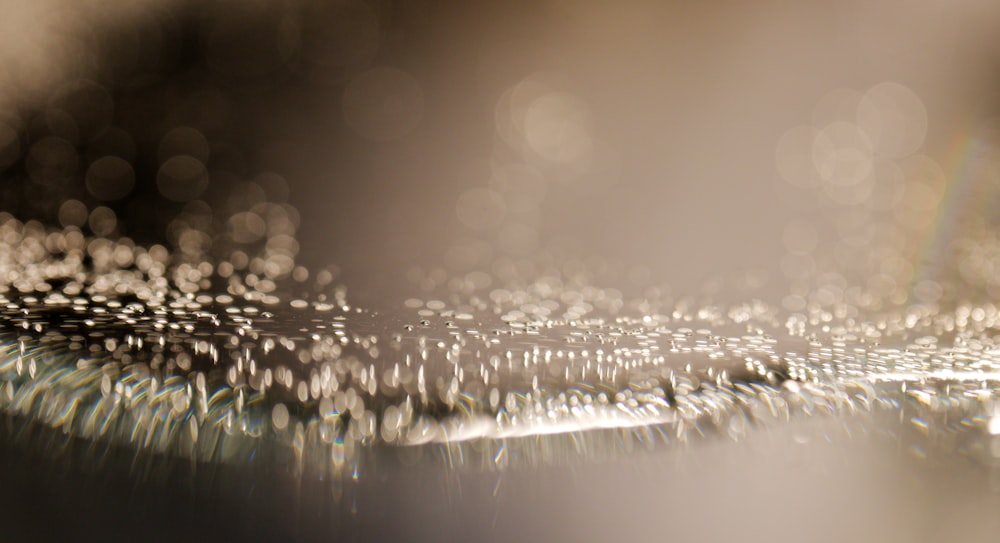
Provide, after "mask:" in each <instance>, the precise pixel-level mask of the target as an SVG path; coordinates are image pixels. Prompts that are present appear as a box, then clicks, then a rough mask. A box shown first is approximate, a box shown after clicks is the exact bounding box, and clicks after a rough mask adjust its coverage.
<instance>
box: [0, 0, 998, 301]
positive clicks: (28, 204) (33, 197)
mask: <svg viewBox="0 0 1000 543" xmlns="http://www.w3.org/2000/svg"><path fill="white" fill-rule="evenodd" d="M5 13H6V15H5V17H4V20H3V22H2V23H0V24H2V25H3V31H2V32H0V36H2V38H0V40H2V42H0V74H2V76H0V104H3V105H2V108H0V169H2V171H3V182H2V185H0V202H2V208H3V210H5V211H8V212H10V213H12V214H13V215H15V216H16V217H17V218H19V219H22V220H27V219H38V220H40V221H42V222H44V223H47V224H56V225H57V224H63V225H66V224H69V225H73V224H77V225H80V226H81V227H83V228H84V229H85V230H93V231H94V232H95V233H98V234H101V235H114V236H119V235H124V236H129V237H131V238H133V239H135V240H136V241H137V242H142V243H154V242H158V243H164V244H168V246H171V245H172V246H178V247H179V246H182V245H185V243H186V246H187V247H188V249H189V250H190V252H192V253H198V254H200V253H201V252H203V251H207V252H209V253H212V252H214V253H217V254H218V253H220V252H221V253H225V254H230V253H231V252H232V251H234V250H241V249H240V248H241V247H242V248H243V249H242V250H243V251H244V252H245V253H247V255H248V256H252V251H251V249H248V247H253V246H254V243H258V242H260V243H263V241H262V240H266V239H272V238H273V235H274V229H275V228H278V229H279V230H280V229H282V228H283V229H285V230H288V232H287V233H288V234H289V235H294V237H295V240H294V242H290V241H288V240H287V239H286V240H284V241H281V242H280V243H279V245H281V246H280V247H278V248H277V249H276V251H278V252H280V253H281V254H283V255H285V256H288V257H294V258H295V259H297V262H301V263H305V264H307V265H309V266H310V267H313V268H315V267H317V266H327V265H330V264H335V265H337V266H339V271H340V272H341V273H343V274H345V275H344V280H345V282H347V283H350V284H352V287H353V288H354V289H355V292H359V293H361V292H364V291H365V290H366V289H367V290H370V291H371V293H372V296H371V297H370V298H371V303H377V301H378V299H380V298H382V297H383V296H382V295H380V294H379V293H382V294H384V293H385V292H386V290H385V289H392V288H393V287H394V286H396V285H399V284H400V282H401V281H400V277H401V276H402V273H403V272H410V273H409V275H410V279H412V280H414V281H416V282H417V283H422V284H424V285H425V286H427V285H428V283H433V282H434V280H433V278H432V276H434V273H433V272H434V271H435V268H443V269H445V270H446V271H448V272H449V273H466V272H468V271H471V270H476V269H486V270H488V271H489V270H490V268H491V267H492V268H493V271H496V268H497V267H503V266H505V265H506V266H515V267H516V266H522V267H523V266H525V265H526V264H523V262H524V261H525V260H537V258H538V255H551V256H554V257H558V258H561V259H573V258H575V259H580V260H583V261H587V260H588V259H589V261H592V262H591V263H596V264H598V266H595V267H596V268H602V267H607V266H612V267H617V268H621V271H622V272H623V273H622V274H621V277H623V278H626V279H625V280H624V281H622V283H623V284H622V285H619V288H631V287H632V286H634V287H638V288H640V289H641V288H647V287H649V286H650V285H657V286H658V288H664V289H672V290H673V291H675V292H691V291H696V290H697V289H700V288H702V287H703V286H704V285H705V284H706V281H707V280H709V279H712V278H721V279H725V280H726V281H727V283H726V284H736V283H738V282H739V281H734V279H733V277H732V276H733V275H734V274H737V272H739V274H742V273H743V272H744V271H745V270H758V271H760V272H761V273H760V274H758V275H757V276H755V278H753V279H751V280H749V282H750V283H753V284H755V285H757V286H758V287H759V286H761V285H770V288H771V290H772V291H773V292H774V293H782V294H783V293H785V292H786V291H787V285H786V283H787V279H788V275H789V273H790V274H791V275H795V274H796V273H799V272H801V270H800V268H802V267H803V266H805V267H806V268H809V263H808V262H807V263H806V264H805V265H803V264H802V263H801V262H800V261H795V262H785V263H784V267H782V260H781V259H782V258H783V257H785V255H786V254H787V253H788V252H789V247H791V248H792V249H794V251H792V252H793V253H794V252H795V251H798V252H799V253H801V252H802V251H803V250H805V251H806V252H809V251H812V250H814V249H815V247H816V246H823V245H824V243H826V244H827V245H830V246H833V245H835V243H836V242H837V241H838V240H840V238H842V237H844V236H845V234H843V230H844V228H843V227H842V226H841V229H840V230H837V228H838V226H837V224H836V222H837V220H841V221H842V222H843V221H844V220H846V219H844V217H850V216H858V215H859V214H860V215H864V217H862V219H859V220H865V221H867V223H868V224H870V223H871V222H873V221H868V220H867V217H868V216H870V215H871V214H872V213H873V211H872V209H874V210H875V211H874V212H875V213H883V214H884V215H886V216H891V211H892V210H893V209H896V210H897V213H896V216H899V215H903V214H906V215H909V216H911V217H912V216H920V215H923V216H933V215H934V214H935V211H934V210H935V209H936V205H937V204H938V203H940V201H941V198H943V194H944V189H945V185H946V181H945V177H946V175H950V174H951V173H952V172H953V168H954V161H956V160H957V158H956V154H958V155H961V154H962V153H963V152H964V151H963V149H964V148H967V143H968V142H969V140H970V138H972V137H973V136H972V134H973V133H974V132H975V131H976V130H978V127H980V126H981V125H982V124H983V122H985V121H986V120H988V119H989V118H991V117H992V116H993V115H994V114H995V113H997V110H998V108H1000V101H998V100H997V98H996V96H997V83H998V81H997V77H996V73H997V68H998V64H1000V57H998V53H997V46H998V39H997V37H996V36H997V33H996V32H995V29H996V28H997V24H1000V9H997V8H996V6H995V5H994V4H993V3H992V2H988V1H983V0H962V1H960V2H958V3H956V2H940V1H921V2H911V1H901V0H882V1H878V2H838V3H836V4H830V3H828V2H797V3H794V4H793V5H788V4H786V3H782V2H770V1H765V0H761V1H754V2H723V3H720V4H716V5H713V6H710V7H709V6H703V5H698V6H693V5H688V4H687V3H684V2H669V1H667V2H652V1H629V2H617V3H614V4H611V3H606V2H590V1H557V0H553V1H546V2H472V3H463V4H454V3H451V2H437V1H433V0H423V1H414V2H390V1H364V0H330V1H319V0H294V1H279V0H274V1H263V0H259V1H257V0H255V1H253V2H228V1H226V2H216V3H212V4H211V5H206V4H204V3H200V2H186V1H182V0H155V1H154V0H144V1H140V2H96V1H84V2H64V1H59V0H44V1H40V2H14V1H11V2H8V5H7V6H6V8H5ZM859 105H860V106H861V107H860V109H859ZM883 106H884V107H883ZM866 107H867V110H866V109H865V108H866ZM890 110H891V111H890ZM865 111H868V112H869V114H868V121H866V120H865V118H864V115H865ZM887 111H888V113H886V112H887ZM858 112H860V113H858ZM872 112H874V113H872ZM859 115H860V116H859ZM873 115H874V117H875V124H877V125H878V126H876V127H875V128H872V127H873V126H874V125H873V124H872V122H871V118H872V116H873ZM887 115H889V116H894V117H893V118H892V119H890V120H889V121H888V123H889V124H887V125H886V126H888V128H886V129H885V130H884V132H885V134H889V135H891V136H892V138H895V139H894V140H892V141H889V140H888V139H886V137H883V140H884V141H882V142H881V143H879V142H877V141H875V140H876V134H875V132H878V130H880V128H879V127H880V126H882V124H885V123H884V122H883V121H884V120H885V119H884V118H886V116H887ZM866 122H867V124H866ZM837 123H840V125H839V126H834V125H836V124H837ZM880 123H881V124H880ZM831 126H832V128H831V129H830V130H828V131H827V132H825V133H824V134H825V136H824V137H826V138H827V140H824V141H827V142H828V143H829V145H830V146H832V147H831V148H832V149H833V151H831V152H832V153H833V154H831V155H829V156H834V155H836V156H835V158H834V159H829V156H828V157H827V158H826V159H823V158H816V157H815V156H812V155H814V154H815V153H813V152H812V151H815V149H813V147H815V146H813V145H812V144H813V143H814V142H815V138H816V134H818V133H819V132H820V131H821V130H823V129H825V128H829V127H831ZM858 127H860V128H858ZM865 130H867V132H865ZM831 138H832V139H831ZM852 138H853V140H852ZM807 140H808V141H807ZM803 141H805V143H803ZM830 142H832V143H830ZM852 142H853V143H852ZM858 142H860V143H858ZM873 142H874V143H873ZM851 145H854V147H853V148H852V147H851ZM879 145H881V148H880V149H875V150H876V151H878V153H873V151H872V150H873V149H874V147H878V146H879ZM803 146H804V147H803ZM859 146H860V147H859ZM893 146H894V147H893ZM890 147H892V148H891V149H890ZM803 149H805V150H804V151H803ZM845 149H846V151H845ZM852 149H853V150H852ZM859 149H860V151H858V150H859ZM834 151H835V152H834ZM841 151H843V152H841ZM855 151H858V152H859V153H861V155H864V156H862V159H861V162H860V164H861V166H858V165H857V164H856V163H853V162H851V161H852V160H854V159H852V158H851V152H855ZM796 153H798V154H796ZM802 153H805V154H806V155H810V156H809V157H807V158H808V160H806V162H807V164H805V166H804V167H805V168H806V169H807V170H809V172H806V171H805V170H802V169H801V168H800V169H799V170H796V167H800V166H802V161H801V160H800V161H799V162H796V160H797V159H796V157H799V158H801V156H800V155H802ZM838 153H839V154H838ZM866 153H867V154H866ZM855 154H857V153H855ZM876 154H877V155H878V156H877V157H876V156H875V155H876ZM914 155H918V157H917V158H916V159H912V157H913V156H914ZM865 156H867V158H864V157H865ZM836 157H839V158H836ZM873 157H874V158H873ZM856 158H857V157H856V156H855V159H856ZM875 158H877V159H878V160H877V161H874V160H875ZM906 159H912V160H910V162H908V163H904V162H906ZM924 159H926V160H924ZM958 159H960V157H959V158H958ZM822 160H828V163H827V164H826V166H823V165H819V166H816V164H819V162H822ZM829 160H833V162H829ZM838 160H839V162H838ZM817 161H819V162H817ZM855 162H857V161H855ZM875 162H878V164H877V167H874V166H872V164H875ZM852 164H853V166H852ZM824 167H825V168H826V169H827V171H825V172H823V171H820V172H819V173H820V177H821V179H820V178H817V179H818V180H817V181H816V182H815V183H814V182H813V178H815V177H816V168H819V169H820V170H822V169H823V168H824ZM852 167H856V168H861V169H862V170H864V171H862V172H861V173H860V174H859V175H861V176H862V177H865V176H868V177H871V178H875V175H874V174H872V175H868V173H867V172H869V171H871V170H872V169H873V168H874V169H876V170H878V172H879V175H880V176H881V177H880V178H891V179H892V180H893V183H894V184H893V183H889V184H888V185H886V183H881V182H880V183H879V185H878V186H879V187H880V190H879V191H874V190H873V189H872V186H873V182H868V181H863V182H858V181H857V179H854V178H850V175H849V174H848V178H846V179H847V180H846V181H843V180H841V181H834V182H833V183H828V182H825V181H824V180H826V181H829V179H830V178H831V175H833V174H832V173H831V172H832V171H833V170H831V168H832V169H834V170H835V169H837V168H841V169H844V168H847V169H848V170H849V169H850V168H852ZM844 171H846V170H844ZM886 171H888V172H889V173H888V174H886ZM928 171H930V172H931V173H927V172H928ZM914 172H917V173H914ZM834 173H836V172H834ZM842 173H843V172H841V174H842ZM855 173H857V171H856V172H855ZM841 174H837V175H841ZM918 177H922V178H923V179H925V180H926V179H931V181H929V182H928V183H930V185H931V188H930V192H929V193H927V194H924V208H921V207H920V205H919V204H915V207H914V206H910V208H907V210H904V212H903V213H900V212H898V211H899V210H898V208H899V207H900V206H903V205H909V204H908V203H907V202H905V201H903V198H902V197H901V196H900V195H901V194H902V193H903V192H904V191H903V187H904V185H914V184H919V183H918V182H916V181H914V179H915V178H918ZM934 179H937V181H934ZM824 183H825V184H824ZM934 183H937V184H936V185H935V184H934ZM884 186H888V188H885V189H884V190H882V187H884ZM817 187H819V188H817ZM858 187H861V188H858ZM918 189H919V187H918ZM859 191H860V192H859ZM916 192H918V191H911V196H912V195H913V194H916ZM926 192H927V191H925V193H926ZM872 194H874V195H875V196H872ZM928 194H929V195H928ZM875 198H882V200H879V201H878V202H874V203H873V202H872V201H869V200H872V199H875ZM917 198H918V199H919V197H917ZM928 201H929V203H928ZM900 202H902V203H900ZM262 204H267V205H266V206H262ZM255 206H256V207H255ZM859 209H860V210H861V211H860V212H859V211H858V210H859ZM852 214H853V215H852ZM275 216H279V217H278V219H274V217H275ZM268 217H271V219H269V218H268ZM275 220H277V223H280V225H279V226H277V227H272V229H271V231H267V228H268V225H269V224H271V225H272V226H273V225H274V224H277V223H276V222H275ZM269 221H270V222H269ZM855 222H858V221H855ZM876 222H877V221H876ZM903 222H905V221H903ZM911 222H912V221H911ZM917 222H919V221H917ZM803 224H804V225H805V226H803ZM918 226H919V225H918ZM924 226H927V225H924ZM189 227H191V228H194V229H195V230H197V231H200V232H204V235H202V236H200V237H199V236H194V235H191V234H190V230H191V228H189ZM296 230H297V232H296ZM183 232H188V236H187V241H186V242H182V240H180V239H177V238H178V237H179V235H180V233H183ZM803 232H804V233H803ZM838 232H839V233H838ZM279 233H280V232H279ZM265 234H266V235H265ZM904 234H907V235H911V236H912V235H913V232H911V231H906V232H904ZM918 234H919V233H918ZM921 235H922V234H921ZM193 238H197V239H194V241H192V239H193ZM824 240H826V241H824ZM831 240H832V241H831ZM827 241H829V243H827ZM193 245H194V246H197V248H196V249H192V248H191V247H192V246H193ZM896 245H900V243H896ZM803 248H804V249H803ZM274 252H275V251H272V253H274ZM249 260H251V259H250V258H248V264H247V265H248V266H249V265H250V263H249ZM279 260H281V262H280V263H279V264H277V266H276V267H273V269H272V273H273V274H274V275H283V274H288V273H290V272H291V271H292V270H293V269H294V265H293V264H292V263H291V262H290V261H289V259H287V258H285V259H283V260H282V259H279ZM800 260H801V259H800ZM842 260H843V259H842ZM846 260H851V259H850V258H847V259H846ZM518 262H522V264H518ZM816 265H819V263H818V261H817V262H814V263H813V264H812V267H813V268H815V266H816ZM414 267H416V269H414ZM782 270H784V271H782ZM789 270H791V271H789ZM765 272H766V273H765ZM439 275H440V273H438V276H439ZM435 277H436V276H435ZM740 277H742V276H740ZM768 278H770V279H768ZM352 279H353V280H354V283H351V280H352ZM376 279H378V280H376ZM368 285H372V286H371V287H369V286H368ZM407 288H409V286H408V287H407ZM366 301H368V300H367V299H366Z"/></svg>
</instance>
